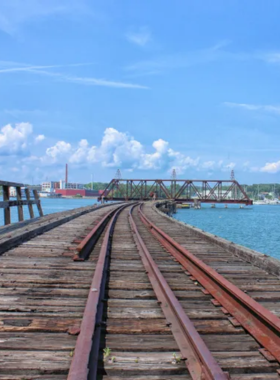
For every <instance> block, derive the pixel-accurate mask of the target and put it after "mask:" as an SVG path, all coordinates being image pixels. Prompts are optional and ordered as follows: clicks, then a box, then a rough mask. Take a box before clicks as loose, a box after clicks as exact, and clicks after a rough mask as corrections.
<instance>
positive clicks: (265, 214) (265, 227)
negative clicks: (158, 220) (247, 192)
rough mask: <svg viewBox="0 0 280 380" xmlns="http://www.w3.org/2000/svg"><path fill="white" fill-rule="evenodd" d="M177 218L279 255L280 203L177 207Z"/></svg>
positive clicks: (258, 249)
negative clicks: (241, 206)
mask: <svg viewBox="0 0 280 380" xmlns="http://www.w3.org/2000/svg"><path fill="white" fill-rule="evenodd" d="M173 217H174V218H176V219H178V220H180V221H182V222H184V223H187V224H190V225H193V226H195V227H198V228H200V229H202V230H204V231H206V232H210V233H212V234H214V235H217V236H220V237H222V238H224V239H227V240H230V241H232V242H234V243H237V244H241V245H243V246H245V247H248V248H251V249H254V250H256V251H259V252H262V253H265V254H267V255H270V256H273V257H275V258H277V259H280V229H279V225H280V205H254V206H244V208H243V209H240V208H239V206H238V205H229V206H228V208H227V209H226V208H225V207H224V205H219V206H218V205H217V206H216V208H211V207H210V205H206V204H204V205H202V208H201V209H199V210H196V209H193V208H191V209H177V213H176V214H174V215H173Z"/></svg>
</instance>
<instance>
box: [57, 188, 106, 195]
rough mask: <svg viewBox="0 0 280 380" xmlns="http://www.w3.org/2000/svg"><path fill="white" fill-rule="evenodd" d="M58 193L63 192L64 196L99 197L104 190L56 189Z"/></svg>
mask: <svg viewBox="0 0 280 380" xmlns="http://www.w3.org/2000/svg"><path fill="white" fill-rule="evenodd" d="M55 193H56V194H61V195H62V196H64V197H73V196H75V195H80V196H82V197H99V196H100V195H101V194H102V193H103V190H89V189H56V190H55Z"/></svg>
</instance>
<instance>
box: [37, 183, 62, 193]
mask: <svg viewBox="0 0 280 380" xmlns="http://www.w3.org/2000/svg"><path fill="white" fill-rule="evenodd" d="M59 188H60V182H59V181H50V182H43V183H42V184H41V190H42V191H43V192H49V193H53V192H54V191H55V189H59Z"/></svg>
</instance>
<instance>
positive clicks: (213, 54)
mask: <svg viewBox="0 0 280 380" xmlns="http://www.w3.org/2000/svg"><path fill="white" fill-rule="evenodd" d="M228 45H229V41H221V42H219V43H217V44H215V45H213V46H210V47H209V48H205V49H201V50H195V51H189V52H179V53H174V54H169V55H163V56H158V57H154V58H153V59H149V60H144V61H139V62H135V63H133V64H131V65H128V66H126V67H125V69H126V70H127V71H128V72H133V73H138V76H140V75H149V74H150V73H156V74H158V73H160V72H163V71H166V70H173V69H179V68H185V67H191V66H194V65H199V64H203V63H208V62H214V61H218V60H219V59H222V58H225V57H228V53H227V52H225V51H224V50H223V48H225V47H226V46H228Z"/></svg>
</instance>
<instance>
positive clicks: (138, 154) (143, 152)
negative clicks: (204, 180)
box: [0, 123, 268, 175]
mask: <svg viewBox="0 0 280 380" xmlns="http://www.w3.org/2000/svg"><path fill="white" fill-rule="evenodd" d="M43 140H45V136H44V135H34V134H33V128H32V125H31V124H29V123H19V124H16V125H15V127H13V126H11V125H10V124H8V125H6V126H5V127H3V128H2V129H1V131H0V156H1V155H2V156H4V155H5V156H7V155H10V156H16V155H17V156H18V161H17V163H18V164H19V165H20V164H22V165H25V167H26V168H27V167H28V168H29V169H30V170H29V169H28V170H27V169H26V173H27V172H28V173H29V172H30V173H32V170H31V169H32V168H34V170H35V169H36V168H37V169H38V168H41V169H40V170H41V171H42V173H43V168H44V167H46V166H47V167H49V169H48V170H49V171H51V170H52V169H51V167H54V168H55V167H56V168H57V170H59V167H60V166H61V164H62V163H65V162H69V163H71V164H72V165H73V166H74V167H76V168H82V167H92V165H93V164H99V165H101V166H102V167H104V168H121V169H122V170H126V171H129V172H131V171H135V170H151V171H160V172H165V173H170V172H171V171H172V169H175V170H176V172H177V174H178V175H181V174H185V173H186V172H187V171H188V170H190V169H192V170H197V171H206V172H208V171H211V172H212V171H222V172H228V173H229V172H230V170H231V169H233V168H234V167H235V165H236V164H235V163H234V162H230V163H224V161H223V160H219V161H214V160H205V161H204V160H202V159H201V158H200V157H191V156H190V155H188V154H187V152H180V151H177V150H174V149H172V148H171V147H170V145H169V143H168V141H165V140H163V139H161V138H159V139H157V140H155V141H154V142H153V143H152V144H151V146H150V147H149V146H148V147H146V146H144V145H142V143H141V142H140V141H137V140H136V139H135V138H134V137H133V136H131V135H130V134H129V133H126V132H120V131H118V130H116V129H114V128H106V129H105V131H104V134H103V137H102V139H101V142H100V144H97V145H91V144H90V142H89V141H88V140H86V139H82V140H80V141H79V142H78V143H75V142H71V143H70V142H68V141H63V140H60V141H57V142H56V143H55V144H54V145H52V146H49V147H48V148H47V149H46V150H45V152H44V153H43V154H40V147H39V146H38V143H39V142H40V141H43ZM27 148H28V149H27ZM28 150H30V155H29V156H28V157H27V156H26V155H25V157H20V156H22V154H23V153H27V151H28ZM38 152H39V153H38ZM5 159H6V157H5ZM267 165H268V164H267ZM10 166H11V167H14V166H15V162H14V161H13V159H11V165H10ZM244 168H245V169H246V167H244ZM245 169H244V170H245ZM241 170H242V169H241ZM264 171H266V170H264Z"/></svg>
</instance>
